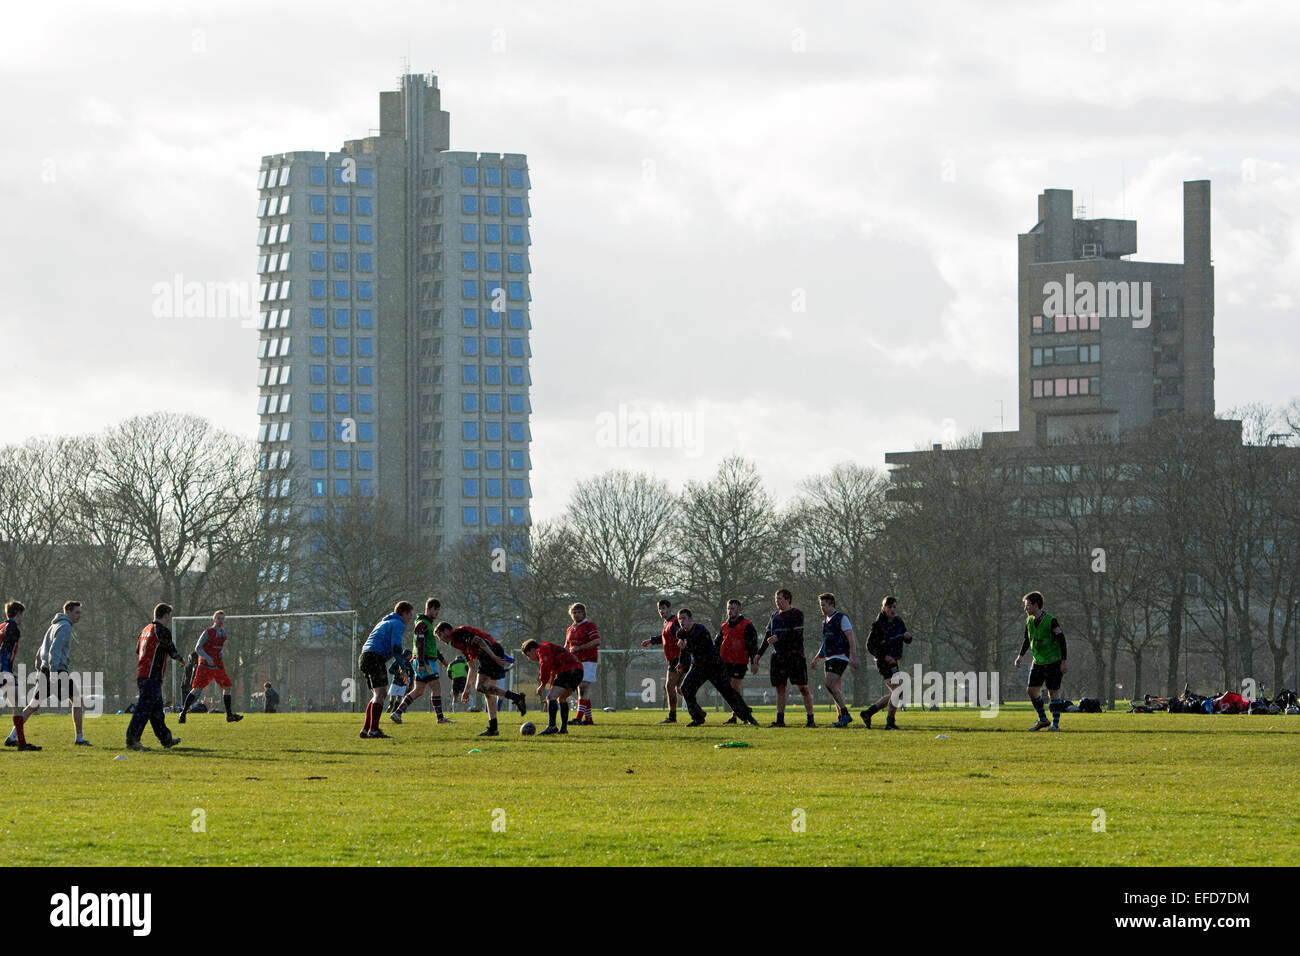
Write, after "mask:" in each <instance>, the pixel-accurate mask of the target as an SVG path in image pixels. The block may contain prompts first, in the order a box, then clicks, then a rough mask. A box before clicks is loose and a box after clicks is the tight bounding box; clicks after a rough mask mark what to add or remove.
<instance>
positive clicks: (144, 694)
mask: <svg viewBox="0 0 1300 956" xmlns="http://www.w3.org/2000/svg"><path fill="white" fill-rule="evenodd" d="M136 684H137V685H138V686H139V688H140V698H139V700H137V701H136V702H135V713H134V714H132V715H131V723H130V725H128V726H127V728H126V739H127V740H128V741H130V740H139V739H140V735H141V734H142V733H144V725H145V724H146V723H148V724H150V725H151V726H152V727H153V732H154V733H155V734H157V736H158V740H159V742H160V743H163V742H166V741H169V740H171V739H172V732H171V731H170V730H168V729H167V721H166V720H165V719H164V718H163V699H162V678H161V677H141V678H137V679H136Z"/></svg>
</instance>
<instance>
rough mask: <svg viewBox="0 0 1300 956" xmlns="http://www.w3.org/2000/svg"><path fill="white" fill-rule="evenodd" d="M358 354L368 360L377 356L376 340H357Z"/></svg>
mask: <svg viewBox="0 0 1300 956" xmlns="http://www.w3.org/2000/svg"><path fill="white" fill-rule="evenodd" d="M357 354H358V355H362V356H366V357H367V358H368V357H370V356H372V355H374V354H375V340H374V339H369V338H359V339H357Z"/></svg>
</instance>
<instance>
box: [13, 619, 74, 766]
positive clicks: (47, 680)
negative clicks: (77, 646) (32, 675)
mask: <svg viewBox="0 0 1300 956" xmlns="http://www.w3.org/2000/svg"><path fill="white" fill-rule="evenodd" d="M80 620H81V602H80V601H68V602H67V603H65V604H64V605H63V612H62V613H61V614H56V615H54V620H52V621H50V626H49V627H48V628H46V630H45V637H44V638H42V639H41V646H40V649H39V650H37V652H36V666H37V667H39V668H40V671H41V680H40V684H39V689H38V691H37V693H36V695H35V696H34V697H33V698H32V701H31V703H29V704H28V705H27V708H26V709H25V710H24V711H23V725H24V726H26V724H27V721H29V720H31V719H32V716H33V715H34V714H35V713H36V712H37V711H38V710H40V709H41V700H42V699H43V698H44V697H45V696H46V694H48V693H51V692H53V694H54V702H55V705H56V706H57V705H58V704H61V703H62V702H63V700H64V699H67V700H69V701H70V702H71V704H72V723H73V725H74V726H75V727H76V729H77V739H76V744H77V746H79V747H89V746H90V741H89V740H87V739H86V738H85V736H84V735H83V734H82V732H81V719H82V716H83V714H84V711H85V708H84V707H83V706H82V703H81V695H80V694H78V693H77V685H76V683H75V682H74V681H73V680H72V677H71V675H69V673H68V654H69V651H70V650H71V648H72V626H73V625H74V624H76V623H77V622H78V621H80ZM10 736H11V737H13V738H14V742H15V743H17V739H18V738H17V735H16V734H14V733H11V734H10ZM5 743H6V745H10V744H9V742H8V741H7V740H6V741H5ZM10 746H12V745H10Z"/></svg>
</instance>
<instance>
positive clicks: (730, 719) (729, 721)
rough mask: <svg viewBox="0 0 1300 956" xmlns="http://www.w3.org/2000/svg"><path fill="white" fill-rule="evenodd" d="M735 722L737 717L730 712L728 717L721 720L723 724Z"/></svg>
mask: <svg viewBox="0 0 1300 956" xmlns="http://www.w3.org/2000/svg"><path fill="white" fill-rule="evenodd" d="M736 722H737V718H736V715H735V714H732V715H731V716H730V717H728V718H727V719H726V720H724V721H723V723H724V724H734V723H736Z"/></svg>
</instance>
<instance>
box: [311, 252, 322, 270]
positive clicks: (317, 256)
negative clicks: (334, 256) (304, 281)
mask: <svg viewBox="0 0 1300 956" xmlns="http://www.w3.org/2000/svg"><path fill="white" fill-rule="evenodd" d="M311 268H312V270H313V271H315V272H322V271H324V269H325V253H323V252H313V253H312V254H311Z"/></svg>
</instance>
